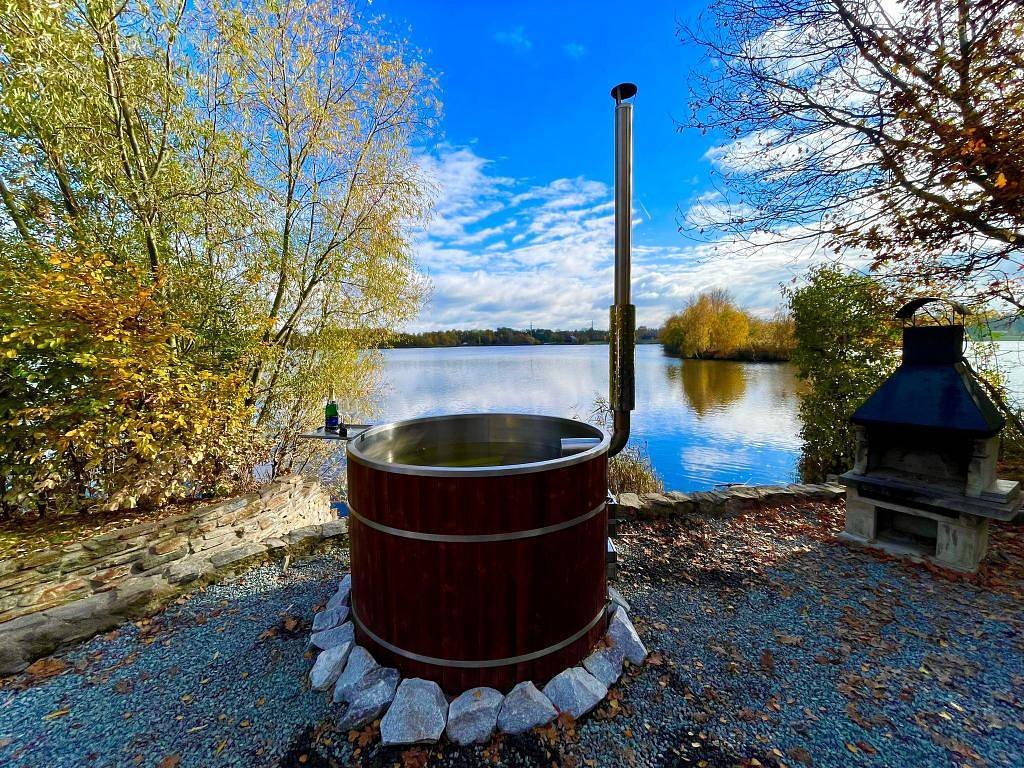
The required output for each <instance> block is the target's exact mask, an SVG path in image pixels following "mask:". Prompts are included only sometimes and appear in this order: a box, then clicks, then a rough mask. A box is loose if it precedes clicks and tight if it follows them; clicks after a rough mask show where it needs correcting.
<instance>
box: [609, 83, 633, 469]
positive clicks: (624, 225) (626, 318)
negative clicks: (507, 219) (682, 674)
mask: <svg viewBox="0 0 1024 768" xmlns="http://www.w3.org/2000/svg"><path fill="white" fill-rule="evenodd" d="M636 91H637V88H636V86H635V85H633V83H620V84H619V85H617V86H615V87H614V88H612V98H613V99H615V303H614V304H612V306H611V319H610V322H609V326H608V327H609V337H610V338H609V340H608V367H609V371H608V404H609V406H610V407H611V410H612V427H613V428H612V440H611V446H610V447H609V449H608V455H609V456H614V455H615V454H617V453H618V452H619V451H621V450H622V449H623V448H625V447H626V442H627V441H628V440H629V418H630V411H632V410H633V408H634V407H636V404H635V389H636V374H635V370H634V364H633V350H634V348H635V346H636V307H635V306H633V305H632V304H631V303H630V301H629V299H630V295H629V292H630V276H629V267H630V258H631V241H632V235H633V228H632V224H633V221H632V218H633V104H632V102H630V101H627V99H631V98H633V97H634V96H636Z"/></svg>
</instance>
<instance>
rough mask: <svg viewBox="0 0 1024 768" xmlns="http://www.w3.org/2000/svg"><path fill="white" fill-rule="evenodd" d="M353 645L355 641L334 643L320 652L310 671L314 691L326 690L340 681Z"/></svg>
mask: <svg viewBox="0 0 1024 768" xmlns="http://www.w3.org/2000/svg"><path fill="white" fill-rule="evenodd" d="M353 645H354V643H353V642H351V641H349V642H345V643H340V644H338V645H332V646H331V647H330V648H328V649H327V650H326V651H321V652H320V655H319V656H317V657H316V661H315V662H313V669H311V670H310V671H309V683H310V685H311V686H312V687H313V690H314V691H326V690H327V689H328V688H330V687H331V686H332V685H334V684H335V683H336V682H337V681H338V678H339V677H341V673H342V671H344V669H345V662H347V661H348V656H349V654H350V653H351V652H352V646H353Z"/></svg>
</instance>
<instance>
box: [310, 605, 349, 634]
mask: <svg viewBox="0 0 1024 768" xmlns="http://www.w3.org/2000/svg"><path fill="white" fill-rule="evenodd" d="M347 618H348V608H346V607H345V606H342V607H340V608H334V609H333V610H329V611H320V612H318V613H317V614H316V616H314V617H313V631H314V632H323V631H324V630H325V629H334V628H335V627H340V626H341V625H342V624H344V623H345V620H346V619H347Z"/></svg>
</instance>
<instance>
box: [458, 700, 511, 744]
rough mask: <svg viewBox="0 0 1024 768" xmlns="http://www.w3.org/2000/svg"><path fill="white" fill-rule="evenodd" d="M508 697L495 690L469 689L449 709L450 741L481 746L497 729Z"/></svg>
mask: <svg viewBox="0 0 1024 768" xmlns="http://www.w3.org/2000/svg"><path fill="white" fill-rule="evenodd" d="M504 700H505V697H504V696H502V695H501V691H496V690H494V689H493V688H470V689H469V690H468V691H465V692H463V693H461V694H460V695H459V696H457V697H456V698H455V699H454V700H453V701H452V703H451V704H449V705H448V726H447V728H446V729H445V730H446V732H447V733H448V738H449V739H450V740H451V741H453V742H455V743H456V744H482V743H483V742H485V741H488V740H489V739H490V738H491V734H492V733H494V729H495V728H496V727H497V725H498V712H500V711H501V705H502V702H504Z"/></svg>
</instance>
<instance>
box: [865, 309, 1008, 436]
mask: <svg viewBox="0 0 1024 768" xmlns="http://www.w3.org/2000/svg"><path fill="white" fill-rule="evenodd" d="M933 300H934V299H927V300H922V299H917V300H915V301H913V302H910V303H909V304H907V305H906V306H904V307H903V309H901V310H900V311H899V312H898V313H897V314H896V317H898V318H902V319H909V318H910V317H911V316H912V315H913V314H914V312H915V311H916V310H917V309H919V308H920V307H921V306H923V304H925V303H927V302H928V301H933ZM963 347H964V327H963V325H959V324H957V325H908V326H906V327H904V329H903V362H902V363H901V364H900V367H899V368H897V369H896V370H895V371H894V372H893V374H892V376H890V377H889V378H888V379H886V380H885V382H884V383H883V384H882V386H881V387H879V388H878V389H877V390H876V391H875V393H874V394H873V395H871V397H869V398H868V399H867V401H865V403H864V404H863V405H862V406H861V407H860V408H858V409H857V410H856V411H855V412H854V414H853V417H852V421H853V423H854V424H858V425H860V426H864V427H881V426H885V427H907V428H917V429H927V430H941V431H944V432H958V433H961V434H966V435H970V436H973V437H978V438H983V437H991V436H992V435H995V434H997V433H998V432H999V431H1000V430H1002V428H1003V425H1004V424H1005V419H1004V418H1003V416H1002V415H1001V414H1000V413H999V411H998V410H997V409H996V407H995V405H994V404H993V403H992V401H991V400H990V399H989V397H988V395H987V394H986V393H985V391H984V390H983V389H982V386H981V384H979V383H978V382H977V381H976V380H975V378H974V374H973V373H972V372H971V370H970V369H969V368H968V366H967V363H966V362H965V360H964V357H963Z"/></svg>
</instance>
